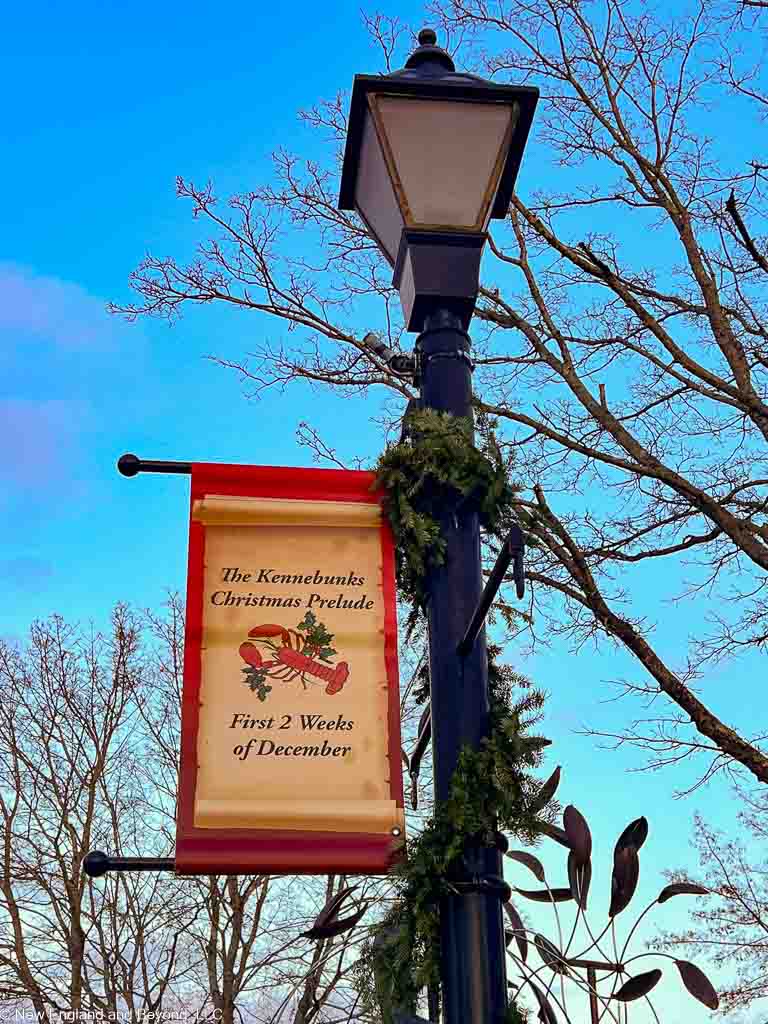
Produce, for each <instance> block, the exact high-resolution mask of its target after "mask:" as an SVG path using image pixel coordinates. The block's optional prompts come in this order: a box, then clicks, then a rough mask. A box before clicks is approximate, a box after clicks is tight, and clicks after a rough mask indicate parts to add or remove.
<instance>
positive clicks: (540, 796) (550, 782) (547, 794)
mask: <svg viewBox="0 0 768 1024" xmlns="http://www.w3.org/2000/svg"><path fill="white" fill-rule="evenodd" d="M559 785H560V765H558V766H557V768H555V770H554V771H553V772H552V774H551V775H550V776H549V778H548V779H547V781H546V782H545V783H544V785H543V786H542V787H541V789H540V790H539V792H538V793H537V794H536V796H535V797H534V799H533V800H532V801H531V806H530V809H531V810H532V811H540V810H542V808H544V807H546V806H547V804H548V803H549V801H550V800H551V799H552V797H553V796H554V795H555V792H556V791H557V787H558V786H559Z"/></svg>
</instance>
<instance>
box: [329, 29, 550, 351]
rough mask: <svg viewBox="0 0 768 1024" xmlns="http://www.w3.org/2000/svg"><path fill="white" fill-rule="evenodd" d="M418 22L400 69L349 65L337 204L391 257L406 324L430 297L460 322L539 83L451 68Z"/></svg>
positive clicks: (420, 314) (415, 324)
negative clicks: (358, 70) (383, 71)
mask: <svg viewBox="0 0 768 1024" xmlns="http://www.w3.org/2000/svg"><path fill="white" fill-rule="evenodd" d="M436 39H437V37H436V36H435V33H434V32H433V31H432V30H431V29H423V30H422V31H421V32H420V33H419V44H420V45H419V47H418V49H417V50H415V51H414V52H413V53H412V54H411V56H410V57H409V58H408V60H407V61H406V65H405V68H403V70H402V71H396V72H395V73H394V74H391V75H383V76H382V75H355V80H354V85H353V87H352V101H351V106H350V114H349V127H348V132H347V144H346V149H345V152H344V166H343V169H342V177H341V192H340V196H339V208H340V209H342V210H356V211H357V212H358V214H359V215H360V217H361V218H362V219H363V221H364V222H365V224H366V226H367V228H368V231H369V232H370V234H371V236H372V237H373V239H374V240H375V241H376V243H377V245H378V246H379V248H380V250H381V252H382V255H383V256H384V257H385V258H386V259H387V260H388V262H389V263H390V264H391V265H392V267H393V268H394V280H393V284H394V286H395V287H396V288H397V289H398V290H399V292H400V299H401V302H402V306H403V313H404V316H405V323H406V328H407V330H409V331H414V332H417V331H421V330H422V328H423V326H424V323H425V320H426V317H427V316H429V314H430V313H432V312H433V311H434V310H435V308H440V309H442V310H446V309H447V310H449V311H451V312H453V313H455V314H456V315H457V316H458V317H459V319H460V320H461V323H462V326H463V327H464V328H465V329H466V327H467V326H468V324H469V320H470V318H471V316H472V312H473V310H474V308H475V301H476V299H477V292H478V287H479V271H480V255H481V252H482V248H483V243H484V242H485V239H486V231H487V228H488V222H489V220H490V219H491V218H492V217H496V218H503V217H505V216H506V214H507V211H508V209H509V202H510V199H511V196H512V190H513V188H514V185H515V179H516V177H517V172H518V168H519V166H520V161H521V159H522V155H523V150H524V148H525V144H526V141H527V138H528V132H529V130H530V127H531V121H532V120H533V113H534V109H535V107H536V101H537V99H538V95H539V92H538V89H535V88H532V87H529V86H517V85H498V84H496V83H495V82H488V81H486V80H485V79H482V78H478V77H477V76H475V75H468V74H461V73H458V72H456V70H455V67H454V63H453V60H452V59H451V57H450V55H449V54H447V53H446V52H445V51H444V50H442V49H441V48H440V47H439V46H436V45H435V44H436Z"/></svg>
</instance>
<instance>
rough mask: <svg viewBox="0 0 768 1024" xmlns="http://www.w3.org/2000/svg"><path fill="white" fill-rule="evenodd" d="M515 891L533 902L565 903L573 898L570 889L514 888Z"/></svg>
mask: <svg viewBox="0 0 768 1024" xmlns="http://www.w3.org/2000/svg"><path fill="white" fill-rule="evenodd" d="M515 892H517V893H520V895H521V896H525V898H526V899H527V900H533V901H534V902H535V903H565V902H566V900H572V899H573V893H572V892H571V890H570V889H515Z"/></svg>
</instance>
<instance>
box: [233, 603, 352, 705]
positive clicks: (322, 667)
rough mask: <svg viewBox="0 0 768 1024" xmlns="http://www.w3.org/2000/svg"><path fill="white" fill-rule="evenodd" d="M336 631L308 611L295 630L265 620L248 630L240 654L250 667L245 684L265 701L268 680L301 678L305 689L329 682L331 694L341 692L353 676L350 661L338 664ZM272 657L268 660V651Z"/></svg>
mask: <svg viewBox="0 0 768 1024" xmlns="http://www.w3.org/2000/svg"><path fill="white" fill-rule="evenodd" d="M332 643H333V634H332V633H329V632H328V630H327V629H326V627H325V624H324V623H322V622H318V621H317V617H316V616H315V614H314V612H311V611H307V613H306V615H305V616H304V618H303V619H302V621H301V622H300V623H299V624H298V625H297V626H296V628H295V629H290V628H288V627H286V626H281V625H277V624H275V623H272V622H266V623H262V624H261V625H258V626H254V627H253V628H252V629H249V630H248V639H247V640H246V641H245V642H244V643H242V644H240V647H239V649H238V650H239V654H240V657H241V658H242V659H243V661H244V662H245V663H246V667H245V668H244V669H242V672H243V673H244V674H245V680H244V682H245V685H246V686H247V687H248V689H249V690H251V692H252V693H255V694H256V696H257V697H258V699H259V700H260V701H261V702H262V703H264V701H266V699H267V696H268V695H269V693H271V691H272V686H270V685H269V684H268V683H267V680H268V679H270V680H275V681H277V682H280V683H292V682H295V681H296V680H297V679H298V680H300V681H301V685H302V686H303V688H304V689H305V690H307V689H309V688H310V687H311V686H317V685H318V683H317V682H316V680H320V681H321V682H323V683H325V684H326V686H325V692H326V693H327V694H328V695H329V696H333V695H334V694H336V693H338V692H339V691H340V690H341V689H342V687H343V686H344V684H345V683H346V681H347V679H348V678H349V666H348V664H347V662H346V661H340V662H338V663H337V664H335V665H334V663H333V661H332V658H334V657H335V655H336V654H337V652H336V650H335V648H333V647H332V646H331V644H332ZM265 653H267V655H268V656H269V655H271V660H267V661H265V660H264V654H265Z"/></svg>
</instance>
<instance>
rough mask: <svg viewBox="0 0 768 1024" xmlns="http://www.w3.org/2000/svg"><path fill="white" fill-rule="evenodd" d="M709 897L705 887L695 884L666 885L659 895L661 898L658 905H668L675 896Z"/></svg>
mask: <svg viewBox="0 0 768 1024" xmlns="http://www.w3.org/2000/svg"><path fill="white" fill-rule="evenodd" d="M685 895H688V896H708V895H709V889H705V888H704V886H703V885H696V884H695V883H694V882H672V883H670V884H669V885H665V886H664V888H663V889H662V890H661V892H660V893H659V898H658V899H657V900H656V902H657V903H666V902H667V900H671V899H672V897H673V896H685Z"/></svg>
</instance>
